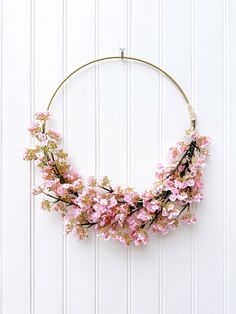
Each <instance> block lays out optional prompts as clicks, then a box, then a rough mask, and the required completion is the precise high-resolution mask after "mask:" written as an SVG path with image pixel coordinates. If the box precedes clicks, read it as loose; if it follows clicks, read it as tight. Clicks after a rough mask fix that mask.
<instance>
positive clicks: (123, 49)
mask: <svg viewBox="0 0 236 314" xmlns="http://www.w3.org/2000/svg"><path fill="white" fill-rule="evenodd" d="M120 50H121V51H120V55H121V58H122V59H123V58H124V56H125V48H121V49H120Z"/></svg>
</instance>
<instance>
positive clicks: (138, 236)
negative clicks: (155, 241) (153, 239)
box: [131, 229, 148, 246]
mask: <svg viewBox="0 0 236 314" xmlns="http://www.w3.org/2000/svg"><path fill="white" fill-rule="evenodd" d="M131 236H132V239H133V242H134V245H136V246H140V245H146V244H147V243H148V235H147V232H146V231H145V230H143V229H139V230H138V231H134V232H133V233H132V235H131Z"/></svg>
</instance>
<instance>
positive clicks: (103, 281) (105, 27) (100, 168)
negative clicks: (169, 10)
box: [96, 0, 128, 314]
mask: <svg viewBox="0 0 236 314" xmlns="http://www.w3.org/2000/svg"><path fill="white" fill-rule="evenodd" d="M126 3H127V1H125V0H121V1H110V2H108V1H104V0H102V1H101V0H100V1H99V2H98V20H97V27H98V33H97V36H98V38H97V40H98V46H97V57H102V56H104V55H117V54H119V53H120V52H119V43H120V38H124V39H126V38H127V5H126ZM111 78H112V80H111ZM97 79H98V82H97V83H98V84H97V86H96V88H97V105H98V111H97V113H98V115H97V117H96V119H97V124H98V132H99V133H98V134H99V142H98V156H97V157H98V164H97V174H98V175H99V176H103V175H108V176H109V177H110V179H111V180H112V181H113V182H114V183H119V184H121V185H124V184H126V172H127V137H126V136H127V123H126V117H127V66H126V65H122V64H121V62H119V61H115V62H112V61H111V62H109V61H108V62H104V63H101V64H100V65H99V67H98V77H97ZM97 245H98V251H97V253H98V254H99V255H98V259H97V261H98V263H99V265H98V268H97V269H98V289H99V295H98V296H99V298H98V301H99V306H98V310H99V313H110V312H111V311H112V313H114V314H118V313H126V311H127V305H128V299H127V296H128V295H127V288H126V283H127V248H125V247H122V245H119V243H113V242H111V241H109V242H105V241H104V240H103V239H102V238H98V241H97ZM117 273H119V276H117ZM114 283H115V284H114ZM117 295H119V302H116V296H117Z"/></svg>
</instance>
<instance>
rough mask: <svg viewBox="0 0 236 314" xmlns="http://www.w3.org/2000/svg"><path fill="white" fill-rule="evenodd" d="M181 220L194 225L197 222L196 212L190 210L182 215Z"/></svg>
mask: <svg viewBox="0 0 236 314" xmlns="http://www.w3.org/2000/svg"><path fill="white" fill-rule="evenodd" d="M181 222H183V223H185V224H188V225H192V224H194V223H195V222H196V216H195V214H194V213H190V212H188V213H186V214H185V215H183V216H182V217H181Z"/></svg>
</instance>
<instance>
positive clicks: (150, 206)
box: [144, 200, 160, 213]
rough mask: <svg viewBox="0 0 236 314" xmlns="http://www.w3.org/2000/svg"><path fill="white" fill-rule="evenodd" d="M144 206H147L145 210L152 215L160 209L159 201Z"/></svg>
mask: <svg viewBox="0 0 236 314" xmlns="http://www.w3.org/2000/svg"><path fill="white" fill-rule="evenodd" d="M144 204H145V208H146V209H147V210H148V211H150V212H152V213H154V212H156V211H158V210H159V209H160V203H159V201H158V200H152V201H150V202H145V203H144Z"/></svg>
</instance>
